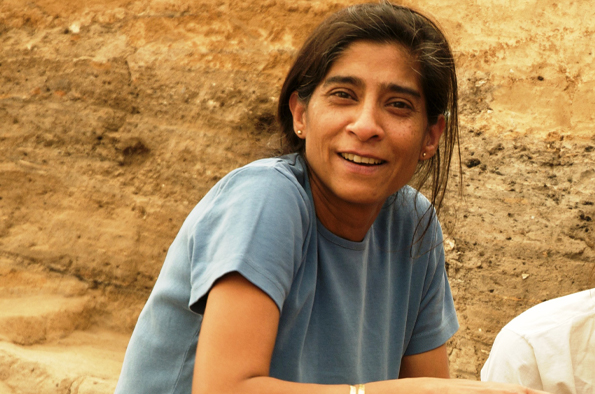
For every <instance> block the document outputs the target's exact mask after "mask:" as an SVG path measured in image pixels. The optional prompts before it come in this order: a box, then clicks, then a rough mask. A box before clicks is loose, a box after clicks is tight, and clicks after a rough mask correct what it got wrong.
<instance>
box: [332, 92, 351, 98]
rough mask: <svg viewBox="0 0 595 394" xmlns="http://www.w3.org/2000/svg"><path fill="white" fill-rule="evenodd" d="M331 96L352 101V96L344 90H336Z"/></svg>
mask: <svg viewBox="0 0 595 394" xmlns="http://www.w3.org/2000/svg"><path fill="white" fill-rule="evenodd" d="M331 96H334V97H338V98H341V99H353V96H352V95H351V94H350V93H348V92H346V91H344V90H336V91H334V92H331Z"/></svg>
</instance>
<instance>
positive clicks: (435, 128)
mask: <svg viewBox="0 0 595 394" xmlns="http://www.w3.org/2000/svg"><path fill="white" fill-rule="evenodd" d="M445 128H446V119H445V118H444V115H440V116H438V120H437V121H436V123H434V124H433V125H431V126H428V131H427V132H426V136H425V137H424V145H423V146H422V148H421V152H420V154H419V160H428V159H430V158H432V157H433V156H434V155H435V154H436V151H437V150H438V146H439V144H440V137H441V136H442V133H444V129H445ZM424 154H425V156H424Z"/></svg>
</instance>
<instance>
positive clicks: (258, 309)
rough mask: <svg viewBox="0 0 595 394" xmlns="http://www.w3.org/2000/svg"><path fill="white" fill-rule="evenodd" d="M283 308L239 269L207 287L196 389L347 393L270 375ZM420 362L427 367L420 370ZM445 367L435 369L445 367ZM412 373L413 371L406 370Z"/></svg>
mask: <svg viewBox="0 0 595 394" xmlns="http://www.w3.org/2000/svg"><path fill="white" fill-rule="evenodd" d="M278 323H279V310H278V308H277V306H276V305H275V303H274V302H273V301H272V300H271V299H270V298H269V297H268V295H266V294H265V293H264V292H262V291H261V290H260V289H258V288H257V287H256V286H254V285H253V284H251V283H250V282H249V281H247V280H246V279H244V277H242V276H241V275H240V274H237V273H232V274H228V275H226V276H224V277H223V278H221V279H220V280H219V281H217V282H216V283H215V285H214V286H213V288H212V289H211V291H210V293H209V297H208V300H207V306H206V309H205V314H204V320H203V323H202V328H201V333H200V337H199V341H198V348H197V352H196V362H195V367H194V383H193V386H192V394H211V393H216V394H240V393H245V394H268V393H271V394H273V393H274V394H304V393H310V394H348V393H349V387H348V386H347V385H346V384H345V385H321V384H305V383H294V382H286V381H282V380H279V379H274V378H271V377H269V376H268V374H269V367H270V362H271V356H272V353H273V348H274V345H275V338H276V334H277V326H278ZM443 351H444V349H443V347H439V348H438V349H434V350H432V351H430V352H426V353H422V354H421V355H414V356H409V357H406V358H405V359H406V361H405V365H406V367H405V369H404V370H402V373H403V374H414V376H420V375H421V374H422V373H423V372H424V371H428V370H429V371H432V370H433V369H436V368H432V367H428V365H429V364H428V361H429V360H434V359H435V358H436V357H438V358H440V357H443V356H442V352H443ZM418 366H420V367H419V368H429V369H424V370H417V368H418ZM442 369H443V367H439V368H437V369H436V371H437V372H436V373H443V372H441V371H442ZM407 376H409V375H407ZM434 392H435V393H449V392H451V393H457V394H459V393H469V394H472V393H477V394H479V393H485V394H504V393H510V394H513V393H526V394H534V393H535V394H539V393H541V392H538V391H533V390H528V389H525V388H522V387H520V386H511V385H502V384H490V385H488V384H482V383H481V382H474V381H465V380H454V379H453V380H446V379H436V378H418V379H398V380H390V381H383V382H374V383H368V384H366V393H367V394H396V393H407V394H410V393H411V394H413V393H434Z"/></svg>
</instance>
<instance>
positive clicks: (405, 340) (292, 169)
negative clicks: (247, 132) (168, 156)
mask: <svg viewBox="0 0 595 394" xmlns="http://www.w3.org/2000/svg"><path fill="white" fill-rule="evenodd" d="M429 207H430V204H429V202H428V201H427V199H425V198H424V197H423V196H421V194H418V193H416V191H415V190H413V189H412V188H410V187H408V186H406V187H404V188H402V189H401V190H400V191H399V192H398V193H397V194H396V195H395V196H393V197H391V198H389V199H388V201H387V202H386V204H385V206H384V207H383V208H382V210H381V211H380V214H379V215H378V217H377V219H376V221H375V222H374V224H373V225H372V227H371V228H370V230H369V231H368V233H367V235H366V236H365V238H364V240H363V241H361V242H352V241H348V240H346V239H343V238H340V237H338V236H336V235H335V234H333V233H331V232H330V231H329V230H327V229H326V228H325V227H324V226H323V225H322V224H321V223H320V222H319V221H318V220H317V218H316V214H315V211H314V204H313V202H312V196H311V191H310V186H309V182H308V177H307V171H306V165H305V163H304V161H303V159H302V158H301V156H299V155H297V154H293V155H288V156H284V157H281V158H275V159H265V160H259V161H256V162H254V163H252V164H249V165H247V166H245V167H242V168H240V169H237V170H235V171H233V172H231V173H230V174H228V175H227V176H226V177H224V178H223V179H222V180H221V181H220V182H219V183H217V185H215V187H213V189H211V191H209V193H208V194H207V195H206V196H205V197H204V198H203V199H202V200H201V201H200V203H199V204H198V205H197V206H196V208H195V209H194V210H193V211H192V212H191V213H190V215H189V216H188V218H187V219H186V221H185V222H184V225H183V226H182V228H181V230H180V232H179V234H178V235H177V237H176V239H175V240H174V242H173V244H172V246H171V247H170V249H169V251H168V254H167V257H166V259H165V263H164V266H163V269H162V271H161V274H160V275H159V278H158V279H157V282H156V284H155V287H154V289H153V291H152V293H151V296H150V297H149V300H148V301H147V304H146V305H145V308H144V309H143V311H142V313H141V314H140V317H139V320H138V323H137V325H136V328H135V330H134V333H133V335H132V338H131V340H130V343H129V345H128V349H127V351H126V356H125V359H124V365H123V369H122V374H121V376H120V380H119V382H118V386H117V388H116V393H117V394H133V393H139V394H140V393H142V394H150V393H155V394H157V393H159V394H164V393H168V394H169V393H172V394H173V393H176V394H177V393H180V394H181V393H184V394H189V393H190V392H191V387H192V374H193V368H194V357H195V352H196V346H197V342H198V335H199V332H200V326H201V322H202V313H203V312H204V307H205V304H206V297H207V295H208V292H209V290H210V288H211V286H212V285H213V283H214V282H215V281H216V280H217V279H218V278H221V277H222V276H223V275H225V274H227V273H230V272H239V273H240V274H241V275H243V276H244V277H245V278H246V279H248V280H249V281H250V282H252V283H253V284H254V285H256V286H257V287H259V288H260V289H262V290H263V291H264V292H265V293H267V294H268V295H269V296H270V297H271V298H272V299H273V300H274V302H275V303H276V304H277V306H278V307H279V310H280V312H281V315H280V321H279V330H278V334H277V338H276V342H275V348H274V351H273V356H272V360H271V368H270V375H271V376H272V377H275V378H279V379H283V380H289V381H295V382H308V383H327V384H355V383H366V382H370V381H378V380H387V379H396V378H398V375H399V369H400V364H401V358H402V357H403V356H404V355H411V354H417V353H422V352H425V351H429V350H432V349H434V348H436V347H438V346H441V345H442V344H444V343H445V342H446V341H447V340H448V338H450V337H451V336H452V335H453V334H454V333H455V332H456V330H457V329H458V323H457V319H456V314H455V311H454V306H453V301H452V296H451V293H450V287H449V285H448V281H447V278H446V273H445V269H444V249H443V247H442V232H441V229H440V225H439V223H438V222H437V220H436V219H435V215H430V213H431V212H433V211H432V208H430V210H429V211H428V208H429ZM429 220H430V222H429V226H427V224H428V221H429Z"/></svg>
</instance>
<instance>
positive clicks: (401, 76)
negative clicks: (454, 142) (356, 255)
mask: <svg viewBox="0 0 595 394" xmlns="http://www.w3.org/2000/svg"><path fill="white" fill-rule="evenodd" d="M290 108H291V110H292V114H293V118H294V127H295V130H296V131H297V130H300V131H301V134H298V137H300V138H303V139H305V156H306V159H307V161H308V164H309V166H310V172H311V184H312V192H313V193H315V194H316V193H319V195H318V197H323V199H324V200H325V201H327V202H328V203H330V204H333V203H339V204H341V205H344V204H345V203H346V204H348V205H360V206H375V207H378V206H379V205H380V206H382V204H383V203H384V201H385V200H386V199H387V198H388V197H389V196H390V195H391V194H393V193H395V192H396V191H397V190H399V189H400V188H401V187H403V186H404V185H405V184H407V183H408V182H409V180H410V179H411V178H412V176H413V174H414V172H415V169H416V166H417V164H418V161H419V160H424V159H429V158H430V157H431V156H433V155H434V153H435V151H436V148H437V146H438V140H439V138H440V135H441V134H442V131H443V130H444V118H443V117H441V118H440V119H439V121H438V122H437V123H436V125H428V121H427V116H426V107H425V99H424V95H423V92H422V88H421V84H420V81H419V74H418V71H417V64H416V62H415V60H414V59H413V58H412V57H411V55H410V54H409V52H408V51H407V50H406V49H405V48H404V47H402V46H400V45H398V44H380V43H373V42H368V41H358V42H355V43H353V44H351V45H350V46H349V47H348V48H347V49H346V50H345V51H344V52H343V54H342V56H341V57H339V58H338V59H337V60H336V61H335V63H334V64H333V65H332V67H331V68H330V70H329V72H328V73H327V75H326V76H325V78H324V79H323V80H322V81H321V83H320V84H319V85H318V86H317V88H316V89H315V91H314V93H313V94H312V97H311V99H310V101H309V103H308V104H307V105H306V104H304V103H302V102H301V101H300V100H299V99H298V97H297V94H296V93H294V94H293V96H292V97H291V100H290ZM424 153H425V156H424ZM378 209H379V207H378Z"/></svg>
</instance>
